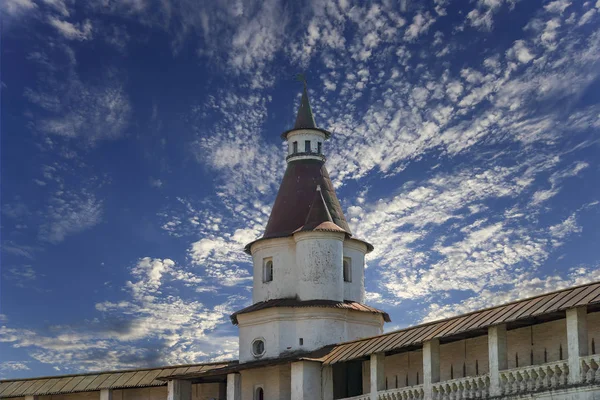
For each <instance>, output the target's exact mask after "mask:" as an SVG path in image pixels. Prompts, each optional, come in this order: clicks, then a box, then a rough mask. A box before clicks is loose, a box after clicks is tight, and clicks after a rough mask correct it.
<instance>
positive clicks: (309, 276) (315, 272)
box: [294, 231, 345, 301]
mask: <svg viewBox="0 0 600 400" xmlns="http://www.w3.org/2000/svg"><path fill="white" fill-rule="evenodd" d="M344 236H345V234H344V233H338V232H313V231H311V232H299V233H296V234H294V240H295V241H296V270H297V287H298V289H297V294H298V298H299V299H300V300H316V299H318V300H336V301H343V300H344V280H343V277H342V272H343V269H342V262H343V255H344Z"/></svg>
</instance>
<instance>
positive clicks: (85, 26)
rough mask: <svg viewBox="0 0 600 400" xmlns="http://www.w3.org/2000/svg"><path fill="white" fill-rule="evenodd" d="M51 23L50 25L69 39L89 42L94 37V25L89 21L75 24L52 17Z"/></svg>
mask: <svg viewBox="0 0 600 400" xmlns="http://www.w3.org/2000/svg"><path fill="white" fill-rule="evenodd" d="M49 22H50V25H52V26H53V27H54V28H55V29H56V30H57V31H58V32H59V33H60V34H61V35H62V36H64V37H65V38H67V39H75V40H89V39H90V38H91V37H92V23H91V22H90V21H89V20H86V21H84V22H83V23H79V24H73V23H71V22H68V21H63V20H61V19H58V18H56V17H54V16H51V17H50V18H49Z"/></svg>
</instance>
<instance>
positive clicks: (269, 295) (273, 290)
mask: <svg viewBox="0 0 600 400" xmlns="http://www.w3.org/2000/svg"><path fill="white" fill-rule="evenodd" d="M266 258H272V260H273V281H271V282H263V262H264V260H265V259H266ZM252 260H253V269H254V271H253V283H254V284H253V290H252V302H253V303H258V302H261V301H267V300H271V299H280V298H293V297H296V291H297V284H298V282H297V280H296V270H297V268H296V243H295V242H294V239H293V238H291V237H288V238H278V239H270V240H262V241H260V242H258V243H256V244H254V245H252Z"/></svg>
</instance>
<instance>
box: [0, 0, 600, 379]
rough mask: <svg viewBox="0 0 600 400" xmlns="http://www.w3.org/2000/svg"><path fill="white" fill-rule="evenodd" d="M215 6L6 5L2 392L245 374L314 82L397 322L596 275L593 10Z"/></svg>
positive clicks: (373, 298)
mask: <svg viewBox="0 0 600 400" xmlns="http://www.w3.org/2000/svg"><path fill="white" fill-rule="evenodd" d="M204 3H205V4H204ZM204 3H203V2H197V1H195V0H164V1H153V0H126V1H113V0H93V1H85V2H76V1H74V0H2V2H1V3H0V4H1V8H2V76H1V81H2V82H1V83H2V106H1V123H2V124H1V128H2V136H1V144H2V148H1V156H2V158H1V166H2V175H1V179H2V193H1V195H2V196H1V197H2V198H1V200H2V205H1V211H2V221H1V229H2V231H1V233H2V236H1V242H0V243H1V246H2V260H1V266H2V271H1V279H2V280H1V293H0V300H1V304H0V376H1V377H3V378H9V377H28V376H37V375H49V374H60V373H72V372H81V371H89V370H98V369H113V368H132V367H143V366H155V365H161V364H182V363H193V362H202V361H207V360H222V359H227V358H232V357H234V356H235V354H236V351H237V329H236V328H235V327H233V326H232V325H231V323H230V322H229V318H228V316H229V314H231V313H232V312H233V311H235V310H236V309H239V308H242V307H244V306H246V305H248V304H249V302H250V298H251V296H250V289H251V280H250V268H251V265H250V259H249V257H248V256H247V255H245V254H244V253H243V252H242V248H243V246H244V245H245V244H246V243H248V242H249V241H251V240H253V239H255V238H256V237H258V236H260V235H261V233H262V230H263V228H264V226H265V224H266V221H267V218H268V215H269V211H270V207H271V204H272V202H273V200H274V197H275V194H276V190H277V187H278V183H279V180H280V179H281V177H282V175H283V171H284V168H285V161H284V157H285V154H284V147H283V144H282V143H281V140H280V138H279V135H280V134H281V132H282V131H284V130H287V129H289V128H291V126H292V124H293V121H294V118H295V110H296V107H297V104H298V102H299V98H300V91H301V85H300V84H299V83H298V82H296V81H295V79H294V76H295V74H296V73H298V72H305V73H306V75H307V77H308V83H309V89H310V95H311V101H312V105H313V109H314V111H315V114H316V119H317V123H318V124H319V125H320V126H321V127H323V128H325V129H328V130H330V131H332V132H333V135H332V138H331V140H330V141H329V142H328V143H326V147H325V152H326V154H327V155H328V161H327V167H328V169H329V171H330V174H331V176H332V179H333V180H334V183H335V185H336V187H337V190H338V197H339V198H340V200H341V203H342V205H343V207H344V210H345V212H346V217H347V219H348V221H349V223H350V225H351V227H352V229H353V231H354V233H355V235H356V236H358V237H361V238H364V239H366V240H368V241H370V242H371V243H373V244H374V245H375V251H374V252H373V253H372V254H371V255H370V257H369V258H368V260H367V264H368V265H367V266H368V268H367V270H366V280H367V293H368V299H369V300H368V302H369V304H371V305H374V306H377V307H379V308H382V309H385V310H386V311H388V312H389V313H390V315H391V317H392V320H393V322H392V323H391V324H388V325H389V326H388V327H387V329H388V330H391V329H396V328H399V327H403V326H407V325H411V324H416V323H419V322H423V321H427V320H431V319H436V318H442V317H446V316H449V315H452V314H457V313H462V312H466V311H469V310H473V309H477V308H481V307H486V306H490V305H495V304H499V303H502V302H506V301H509V300H512V299H516V298H522V297H525V296H530V295H534V294H537V293H540V292H545V291H550V290H554V289H559V288H562V287H565V286H570V285H575V284H578V283H584V282H587V281H590V280H598V279H600V272H599V268H598V266H599V261H600V250H599V249H598V243H600V233H599V230H598V228H597V227H598V226H599V225H600V213H599V211H600V203H599V200H600V185H599V184H598V183H599V180H600V157H599V140H600V136H599V132H600V95H599V93H600V77H599V75H600V1H597V0H594V1H575V0H571V1H567V0H556V1H534V0H527V1H525V0H521V1H519V0H474V1H462V2H450V1H447V0H434V1H429V2H427V1H423V2H421V1H419V2H416V1H409V0H405V1H400V2H394V1H383V2H375V1H374V2H369V3H356V2H353V1H351V0H338V1H337V2H325V1H319V0H314V1H309V2H281V1H279V0H266V1H248V0H240V1H231V2H222V3H220V4H219V3H217V2H204Z"/></svg>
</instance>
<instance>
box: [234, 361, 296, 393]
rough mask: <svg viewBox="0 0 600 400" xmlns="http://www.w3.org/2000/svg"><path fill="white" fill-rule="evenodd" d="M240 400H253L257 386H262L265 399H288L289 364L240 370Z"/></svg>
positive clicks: (289, 390) (289, 388)
mask: <svg viewBox="0 0 600 400" xmlns="http://www.w3.org/2000/svg"><path fill="white" fill-rule="evenodd" d="M241 377H242V400H254V393H255V391H256V388H257V387H259V386H260V387H262V388H263V391H264V395H265V396H264V397H265V399H267V400H290V398H291V366H290V364H286V365H274V366H271V367H265V368H258V369H248V370H244V371H241Z"/></svg>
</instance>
